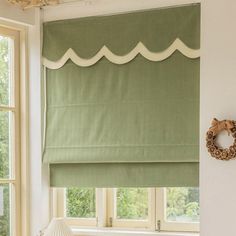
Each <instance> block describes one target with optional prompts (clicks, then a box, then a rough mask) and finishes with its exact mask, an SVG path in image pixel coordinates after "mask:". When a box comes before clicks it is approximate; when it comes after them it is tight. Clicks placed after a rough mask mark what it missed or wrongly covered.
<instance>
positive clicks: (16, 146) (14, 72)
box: [0, 27, 21, 236]
mask: <svg viewBox="0 0 236 236" xmlns="http://www.w3.org/2000/svg"><path fill="white" fill-rule="evenodd" d="M0 35H1V36H5V37H8V38H10V39H11V40H12V51H11V52H10V53H12V55H11V56H12V61H11V68H10V74H11V76H10V78H9V79H10V83H11V89H12V90H11V91H10V92H11V94H10V98H11V103H10V104H9V105H0V110H1V111H2V112H10V113H12V114H13V119H12V120H11V121H9V122H11V123H12V128H13V129H12V133H11V134H10V135H13V137H12V138H11V139H12V140H13V144H12V150H11V156H10V158H11V159H10V166H9V171H10V173H11V175H10V176H9V179H0V184H9V191H10V199H9V201H10V202H9V204H10V222H9V223H10V230H11V235H13V236H17V235H19V234H18V232H20V229H21V224H20V222H19V221H18V219H19V217H20V212H21V208H20V176H21V174H20V91H19V88H20V84H19V78H20V77H19V75H20V73H19V57H20V55H19V43H20V41H19V40H20V36H19V32H17V31H15V30H11V29H8V28H5V27H0Z"/></svg>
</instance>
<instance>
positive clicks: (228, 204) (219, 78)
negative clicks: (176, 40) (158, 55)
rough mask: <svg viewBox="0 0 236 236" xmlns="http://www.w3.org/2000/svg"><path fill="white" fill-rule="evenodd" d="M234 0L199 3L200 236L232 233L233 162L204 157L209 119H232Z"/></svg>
mask: <svg viewBox="0 0 236 236" xmlns="http://www.w3.org/2000/svg"><path fill="white" fill-rule="evenodd" d="M235 12H236V1H235V0H224V1H222V0H204V1H202V45H201V50H202V51H201V55H202V56H201V161H200V163H201V167H200V177H201V186H200V190H201V236H234V235H236V161H235V160H233V161H229V162H222V161H217V160H214V159H213V158H210V157H209V155H208V153H207V151H206V148H205V133H206V130H207V129H208V128H209V126H210V122H211V120H212V118H213V117H217V118H219V119H234V120H236V92H235V91H236V14H235Z"/></svg>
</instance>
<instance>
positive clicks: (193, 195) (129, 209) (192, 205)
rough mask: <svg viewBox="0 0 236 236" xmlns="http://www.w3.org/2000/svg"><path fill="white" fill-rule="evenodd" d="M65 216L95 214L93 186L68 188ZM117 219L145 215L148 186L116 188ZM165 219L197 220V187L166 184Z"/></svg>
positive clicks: (90, 216) (134, 218)
mask: <svg viewBox="0 0 236 236" xmlns="http://www.w3.org/2000/svg"><path fill="white" fill-rule="evenodd" d="M66 195H67V198H66V199H67V208H66V209H67V217H78V218H94V217H95V216H96V199H95V195H96V194H95V189H91V188H68V189H67V191H66ZM115 202H116V217H117V218H118V219H131V220H145V219H148V189H147V188H118V189H117V190H116V199H115ZM166 219H167V221H177V222H199V190H198V188H166Z"/></svg>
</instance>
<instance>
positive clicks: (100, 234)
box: [72, 228, 199, 236]
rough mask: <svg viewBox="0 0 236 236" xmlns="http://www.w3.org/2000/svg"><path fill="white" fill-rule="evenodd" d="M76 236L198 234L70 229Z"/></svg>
mask: <svg viewBox="0 0 236 236" xmlns="http://www.w3.org/2000/svg"><path fill="white" fill-rule="evenodd" d="M72 232H73V234H74V235H76V236H199V233H187V232H182V233H181V232H157V231H148V230H147V231H142V230H129V229H117V228H113V229H111V228H99V229H97V228H72Z"/></svg>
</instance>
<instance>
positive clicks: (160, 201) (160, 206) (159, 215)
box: [52, 188, 199, 232]
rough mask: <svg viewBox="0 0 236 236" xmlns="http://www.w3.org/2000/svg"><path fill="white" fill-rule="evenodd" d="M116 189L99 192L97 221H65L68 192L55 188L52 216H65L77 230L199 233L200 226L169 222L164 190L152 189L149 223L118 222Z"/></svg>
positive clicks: (120, 220)
mask: <svg viewBox="0 0 236 236" xmlns="http://www.w3.org/2000/svg"><path fill="white" fill-rule="evenodd" d="M115 191H116V189H115V188H98V189H96V218H94V219H83V218H66V217H65V189H64V188H53V189H52V196H53V198H52V205H53V217H64V218H65V220H66V221H67V223H68V225H70V226H74V227H102V228H103V227H110V228H119V229H131V230H142V229H145V230H151V231H163V232H164V231H171V232H199V223H182V222H169V221H166V216H165V206H166V197H165V188H149V214H148V215H149V216H148V220H126V219H116V213H115V211H116V209H115V205H116V204H115V196H116V195H115Z"/></svg>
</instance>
